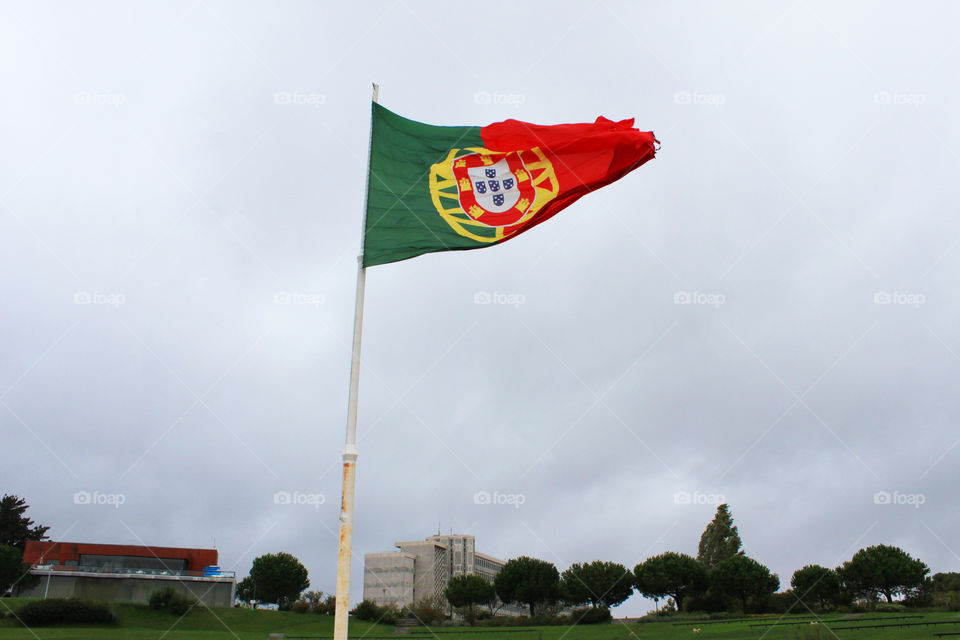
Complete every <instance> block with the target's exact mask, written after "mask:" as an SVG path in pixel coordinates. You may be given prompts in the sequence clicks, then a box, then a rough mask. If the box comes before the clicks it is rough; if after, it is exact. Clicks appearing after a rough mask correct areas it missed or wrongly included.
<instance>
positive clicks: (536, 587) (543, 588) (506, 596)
mask: <svg viewBox="0 0 960 640" xmlns="http://www.w3.org/2000/svg"><path fill="white" fill-rule="evenodd" d="M493 588H494V590H495V591H496V593H497V596H499V597H500V599H501V600H503V601H504V602H516V603H518V604H525V605H527V606H528V607H530V615H531V616H532V615H533V614H534V607H535V606H536V605H541V604H553V603H554V602H556V601H557V599H558V598H559V595H560V574H559V572H557V568H556V567H555V566H553V564H552V563H550V562H547V561H546V560H537V559H536V558H528V557H527V556H521V557H519V558H514V559H513V560H509V561H508V562H507V563H506V564H505V565H503V568H502V569H500V571H498V572H497V576H496V578H494V581H493Z"/></svg>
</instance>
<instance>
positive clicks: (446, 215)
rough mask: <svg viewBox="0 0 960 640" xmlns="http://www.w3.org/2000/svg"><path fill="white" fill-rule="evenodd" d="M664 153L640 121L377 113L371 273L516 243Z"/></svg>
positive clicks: (367, 244)
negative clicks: (473, 121)
mask: <svg viewBox="0 0 960 640" xmlns="http://www.w3.org/2000/svg"><path fill="white" fill-rule="evenodd" d="M655 143H656V139H655V138H654V136H653V133H652V132H650V131H639V130H637V129H635V128H634V126H633V120H632V119H631V120H621V121H620V122H614V121H613V120H608V119H606V118H604V117H602V116H601V117H599V118H597V119H596V121H594V122H591V123H580V124H560V125H550V126H544V125H536V124H530V123H528V122H520V121H518V120H504V121H503V122H496V123H494V124H490V125H487V126H484V127H441V126H434V125H429V124H424V123H422V122H415V121H413V120H408V119H406V118H403V117H401V116H398V115H397V114H395V113H392V112H390V111H388V110H387V109H385V108H383V107H382V106H380V105H379V104H376V103H374V105H373V125H372V132H371V140H370V175H369V181H368V191H367V215H366V222H365V227H364V244H363V265H364V266H365V267H369V266H373V265H377V264H386V263H388V262H396V261H398V260H406V259H407V258H412V257H414V256H418V255H421V254H424V253H431V252H434V251H460V250H465V249H479V248H480V247H488V246H490V245H492V244H496V243H498V242H503V241H505V240H508V239H510V238H512V237H514V236H516V235H518V234H520V233H523V232H525V231H528V230H529V229H531V228H533V227H534V226H536V225H538V224H540V223H541V222H543V221H545V220H549V219H550V218H551V217H553V216H554V215H556V214H557V213H558V212H560V211H561V210H562V209H564V208H566V207H567V206H569V205H570V204H573V203H574V202H575V201H577V200H579V199H580V198H582V197H583V196H585V195H587V194H588V193H590V192H591V191H594V190H596V189H599V188H600V187H602V186H604V185H607V184H610V183H611V182H613V181H615V180H618V179H620V178H622V177H623V176H624V175H626V174H627V173H629V172H630V171H633V170H634V169H636V168H637V167H639V166H640V165H642V164H644V163H645V162H647V161H648V160H651V159H652V158H653V157H654V155H655V153H656V144H655Z"/></svg>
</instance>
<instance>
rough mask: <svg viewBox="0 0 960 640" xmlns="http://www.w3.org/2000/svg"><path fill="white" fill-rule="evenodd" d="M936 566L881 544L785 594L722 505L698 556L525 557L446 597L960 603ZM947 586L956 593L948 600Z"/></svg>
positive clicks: (558, 602) (808, 605)
mask: <svg viewBox="0 0 960 640" xmlns="http://www.w3.org/2000/svg"><path fill="white" fill-rule="evenodd" d="M929 572H930V570H929V568H928V567H927V565H926V564H924V563H923V562H921V561H920V560H917V559H915V558H913V557H911V556H910V554H909V553H907V552H906V551H904V550H902V549H900V548H898V547H892V546H888V545H882V544H881V545H875V546H871V547H867V548H865V549H861V550H859V551H857V552H856V553H855V554H854V555H853V557H852V558H851V559H850V560H848V561H846V562H844V563H843V564H842V565H841V566H839V567H836V568H828V567H823V566H820V565H816V564H811V565H806V566H804V567H803V568H801V569H798V570H797V571H795V572H794V574H793V576H792V577H791V580H790V588H789V589H787V590H786V591H784V592H781V593H777V591H778V590H779V589H780V586H781V585H780V578H779V576H777V575H776V574H775V573H773V572H771V571H770V569H768V568H767V567H766V566H764V565H763V564H762V563H760V562H759V561H757V560H755V559H754V558H750V557H749V556H747V555H745V554H744V552H743V543H742V541H741V539H740V534H739V532H738V530H737V527H736V525H735V524H734V521H733V515H732V513H731V512H730V507H729V505H726V504H722V505H720V506H719V507H718V508H717V511H716V514H715V516H714V518H713V520H712V521H711V522H710V523H709V524H708V525H707V527H706V529H704V531H703V534H702V535H701V537H700V543H699V545H698V549H697V555H696V557H692V556H689V555H687V554H684V553H678V552H675V551H667V552H664V553H661V554H659V555H656V556H652V557H650V558H647V559H646V560H644V561H643V562H641V563H639V564H637V565H636V566H635V567H634V569H633V570H632V571H631V570H629V569H628V568H626V567H625V566H623V565H621V564H618V563H616V562H604V561H600V560H597V561H594V562H589V563H576V564H573V565H571V566H570V568H569V569H567V570H566V571H564V572H562V573H560V572H558V571H557V569H556V567H555V566H554V565H553V564H552V563H550V562H547V561H544V560H537V559H534V558H528V557H520V558H516V559H513V560H510V561H509V562H507V563H506V565H505V566H504V567H503V568H502V569H501V570H500V572H499V573H498V574H497V576H496V578H495V579H494V581H493V583H492V584H490V583H489V582H487V581H486V580H484V579H483V578H481V577H479V576H470V575H467V576H457V577H454V578H452V579H451V580H450V582H449V585H448V587H447V590H446V592H445V596H446V599H447V601H448V602H449V603H450V605H451V606H453V607H456V608H459V609H461V610H462V612H463V613H464V615H465V617H467V618H468V619H470V620H472V619H473V618H475V616H476V607H477V606H478V605H487V606H488V607H490V608H491V609H492V608H494V607H495V606H496V604H495V603H496V602H498V601H499V602H505V603H511V604H516V605H522V606H524V607H526V608H528V610H529V612H530V615H531V616H534V615H536V614H538V613H546V612H549V611H551V610H556V609H557V607H564V606H567V607H575V606H580V605H589V606H590V607H591V608H593V609H601V608H602V609H609V608H610V607H615V606H617V605H618V604H620V603H622V602H624V601H625V600H626V599H627V598H629V597H630V596H631V595H632V594H633V592H634V591H636V592H638V593H640V594H641V595H643V596H644V597H647V598H650V599H652V600H654V601H655V603H657V606H658V609H659V601H660V600H665V601H666V602H665V606H664V608H663V610H662V612H661V613H663V614H669V613H672V612H679V611H692V610H697V611H707V612H714V611H743V612H764V611H787V610H791V609H803V610H807V609H820V610H826V609H830V608H834V607H840V606H848V607H849V606H851V605H853V604H854V603H855V602H865V603H871V602H874V603H875V602H879V601H881V600H884V601H885V602H886V603H893V601H894V599H895V598H902V599H903V603H902V604H905V605H907V606H911V605H912V606H938V605H939V606H945V607H946V608H951V609H958V610H960V594H958V593H957V592H958V591H960V574H958V573H938V574H936V575H934V576H933V577H932V578H930V577H928V574H929ZM937 594H941V595H942V594H948V595H946V597H940V598H939V601H938V600H937ZM491 603H494V604H491Z"/></svg>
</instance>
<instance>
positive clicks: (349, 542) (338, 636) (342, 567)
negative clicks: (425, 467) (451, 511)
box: [333, 84, 380, 640]
mask: <svg viewBox="0 0 960 640" xmlns="http://www.w3.org/2000/svg"><path fill="white" fill-rule="evenodd" d="M379 97H380V85H378V84H374V85H373V101H374V102H377V99H378V98H379ZM372 135H373V132H372V130H371V136H372ZM369 162H370V161H369V158H368V160H367V164H368V166H369ZM369 180H370V178H369V174H368V177H367V183H368V184H367V187H368V188H369ZM363 217H364V229H363V231H362V232H361V235H360V237H361V241H360V246H361V250H360V255H359V256H358V257H357V295H356V303H355V306H354V312H353V355H352V357H351V361H350V396H349V400H348V404H347V437H346V443H345V444H344V447H343V497H342V499H341V501H340V543H339V551H338V554H337V594H336V600H337V604H336V608H335V610H334V617H333V640H347V624H348V622H349V617H350V560H351V557H352V556H351V554H352V551H353V492H354V488H355V487H356V481H357V399H358V393H359V390H360V338H361V336H362V335H363V297H364V290H365V288H366V282H367V270H366V269H365V268H364V266H363V240H362V238H363V234H364V233H365V232H366V208H364V216H363Z"/></svg>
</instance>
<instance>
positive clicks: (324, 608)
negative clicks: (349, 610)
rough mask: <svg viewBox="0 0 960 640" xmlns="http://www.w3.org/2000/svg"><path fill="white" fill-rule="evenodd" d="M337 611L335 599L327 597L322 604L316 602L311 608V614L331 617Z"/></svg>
mask: <svg viewBox="0 0 960 640" xmlns="http://www.w3.org/2000/svg"><path fill="white" fill-rule="evenodd" d="M336 610H337V597H336V596H327V599H326V600H324V601H323V602H318V603H317V604H315V605H314V606H313V612H314V613H319V614H323V615H331V616H332V615H333V614H334V613H335V612H336Z"/></svg>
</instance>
